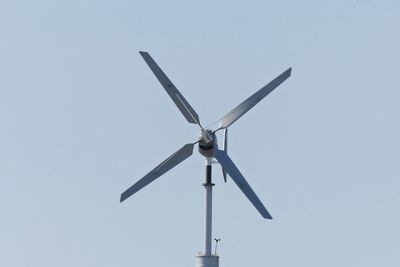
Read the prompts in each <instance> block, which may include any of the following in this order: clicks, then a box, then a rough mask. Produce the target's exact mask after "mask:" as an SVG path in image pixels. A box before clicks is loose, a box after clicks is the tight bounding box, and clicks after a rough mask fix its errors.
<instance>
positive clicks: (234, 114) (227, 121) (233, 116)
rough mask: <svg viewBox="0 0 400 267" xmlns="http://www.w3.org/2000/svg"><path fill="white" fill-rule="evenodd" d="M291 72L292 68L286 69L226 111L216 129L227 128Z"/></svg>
mask: <svg viewBox="0 0 400 267" xmlns="http://www.w3.org/2000/svg"><path fill="white" fill-rule="evenodd" d="M291 72H292V68H289V69H287V70H286V71H284V72H283V73H282V74H281V75H279V76H278V77H276V78H275V79H274V80H272V81H271V82H270V83H269V84H267V85H266V86H264V87H263V88H261V89H260V90H258V91H257V92H256V93H254V94H253V95H252V96H250V97H249V98H247V99H246V100H245V101H243V102H242V103H241V104H240V105H238V106H237V107H236V108H234V109H233V110H231V111H230V112H228V113H227V114H226V115H225V116H224V117H222V119H221V121H220V122H219V126H218V129H224V128H227V127H229V126H230V125H231V124H232V123H234V122H235V121H236V120H238V119H239V118H240V117H241V116H243V115H244V114H245V113H246V112H247V111H249V110H250V109H251V108H252V107H254V106H255V105H256V104H257V103H258V102H260V101H261V100H262V99H263V98H264V97H266V96H267V95H268V94H269V93H271V92H272V91H273V90H274V89H275V88H276V87H278V86H279V85H280V84H281V83H282V82H284V81H285V80H286V79H287V78H289V77H290V74H291Z"/></svg>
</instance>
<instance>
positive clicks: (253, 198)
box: [214, 149, 272, 219]
mask: <svg viewBox="0 0 400 267" xmlns="http://www.w3.org/2000/svg"><path fill="white" fill-rule="evenodd" d="M214 157H215V158H216V159H217V160H218V162H219V163H220V164H221V165H222V167H223V168H224V169H225V170H226V171H227V172H228V174H229V176H230V177H231V178H232V180H233V181H234V182H235V183H236V185H237V186H238V187H239V188H240V190H242V192H243V193H244V194H245V195H246V197H247V198H248V199H249V200H250V202H251V203H252V204H253V205H254V207H255V208H256V209H257V210H258V212H260V213H261V215H262V216H263V217H264V218H266V219H272V217H271V215H270V214H269V212H268V211H267V209H266V208H265V207H264V205H263V204H262V202H261V200H260V199H259V198H258V197H257V195H256V193H254V191H253V189H252V188H251V187H250V185H249V184H248V183H247V181H246V179H245V178H244V177H243V175H242V174H241V173H240V171H239V169H238V168H237V167H236V166H235V163H233V161H232V160H231V158H230V157H229V156H228V154H226V153H225V151H222V150H217V149H215V150H214Z"/></svg>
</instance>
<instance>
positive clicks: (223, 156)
mask: <svg viewBox="0 0 400 267" xmlns="http://www.w3.org/2000/svg"><path fill="white" fill-rule="evenodd" d="M139 53H140V55H141V56H142V57H143V59H144V61H146V63H147V65H148V66H149V67H150V69H151V70H152V72H153V73H154V75H155V76H156V77H157V79H158V80H159V82H160V83H161V85H162V86H163V87H164V89H165V91H166V92H167V93H168V95H169V96H170V97H171V99H172V101H174V103H175V105H176V106H177V107H178V109H179V110H180V112H181V113H182V115H183V116H184V117H185V118H186V120H187V121H188V122H189V123H193V124H197V125H198V126H199V127H200V136H199V138H198V140H197V141H195V142H193V143H189V144H186V145H184V146H183V147H181V148H180V149H178V150H177V151H176V152H175V153H173V154H172V155H171V156H169V157H168V158H167V159H165V160H164V161H163V162H161V163H160V164H159V165H158V166H157V167H155V168H154V169H153V170H151V171H150V172H149V173H148V174H147V175H145V176H144V177H143V178H141V179H140V180H139V181H137V182H136V183H135V184H134V185H132V186H131V187H129V188H128V189H127V190H126V191H125V192H123V193H122V194H121V199H120V201H121V202H122V201H124V200H126V199H127V198H129V197H130V196H132V195H133V194H135V193H136V192H138V191H139V190H140V189H142V188H143V187H145V186H146V185H148V184H150V183H151V182H153V181H154V180H156V179H157V178H159V177H160V176H161V175H163V174H164V173H166V172H167V171H169V170H171V169H172V168H174V167H175V166H177V165H178V164H180V163H181V162H183V161H184V160H185V159H187V158H189V157H190V156H191V155H192V154H193V148H194V146H195V145H196V144H197V143H198V144H199V146H198V147H199V152H200V154H201V155H203V156H204V157H205V158H206V177H205V183H204V184H203V186H204V188H205V233H204V234H205V244H204V245H205V247H204V253H203V254H202V255H200V256H197V260H196V265H197V266H198V267H200V266H202V267H211V266H212V267H218V266H219V257H218V256H217V255H212V252H211V226H212V222H211V221H212V220H211V219H212V187H213V186H214V184H213V183H212V180H211V164H212V163H213V158H215V159H216V160H217V161H218V163H219V164H220V165H221V167H222V173H223V177H224V180H225V182H226V179H227V174H228V175H229V177H231V179H232V180H233V181H234V182H235V184H236V185H237V186H238V187H239V188H240V190H241V191H242V192H243V194H245V196H246V197H247V198H248V200H249V201H250V202H251V203H252V204H253V206H254V207H255V208H256V209H257V210H258V212H259V213H260V214H261V215H262V216H263V217H264V218H265V219H272V217H271V215H270V214H269V212H268V211H267V209H266V208H265V207H264V205H263V204H262V202H261V201H260V199H259V198H258V197H257V195H256V193H254V191H253V189H252V188H251V187H250V185H249V184H248V183H247V181H246V179H245V178H244V177H243V175H242V173H241V172H240V171H239V169H238V168H237V167H236V165H235V163H233V161H232V159H231V158H230V157H229V156H228V153H227V144H228V127H229V126H231V125H232V124H233V123H234V122H235V121H236V120H238V119H239V118H240V117H241V116H243V115H244V114H245V113H246V112H247V111H249V110H250V109H251V108H253V107H254V106H255V105H256V104H257V103H258V102H260V101H261V100H262V99H263V98H264V97H266V96H267V95H268V94H269V93H271V92H272V91H273V90H274V89H275V88H276V87H278V86H279V85H280V84H281V83H282V82H284V81H285V80H286V79H287V78H289V76H290V74H291V71H292V69H291V68H289V69H287V70H286V71H284V72H283V73H282V74H280V75H279V76H278V77H276V78H275V79H274V80H272V81H271V82H270V83H268V84H267V85H265V86H264V87H263V88H261V89H260V90H258V91H257V92H255V93H254V94H253V95H252V96H250V97H249V98H247V99H246V100H245V101H243V102H242V103H241V104H239V105H238V106H237V107H235V108H234V109H232V110H231V111H230V112H228V113H227V114H226V115H225V116H223V117H222V118H221V120H220V122H219V125H218V127H217V129H215V130H210V129H205V128H204V127H203V126H202V125H201V123H200V119H199V115H197V113H196V111H195V110H194V109H193V108H192V106H191V105H190V104H189V102H188V101H187V100H186V99H185V98H184V97H183V95H182V94H181V93H180V92H179V91H178V89H177V88H176V87H175V85H174V84H173V83H172V82H171V80H170V79H169V78H168V77H167V75H165V73H164V72H163V71H162V70H161V68H160V67H159V66H158V65H157V63H156V62H155V61H154V60H153V58H152V57H151V56H150V54H149V53H147V52H142V51H141V52H139ZM219 130H223V131H224V132H223V134H224V142H223V148H222V149H219V147H218V143H217V136H216V134H215V133H216V132H217V131H219Z"/></svg>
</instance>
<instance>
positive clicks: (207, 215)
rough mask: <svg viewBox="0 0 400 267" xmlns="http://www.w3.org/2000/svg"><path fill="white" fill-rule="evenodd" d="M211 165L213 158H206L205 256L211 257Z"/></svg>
mask: <svg viewBox="0 0 400 267" xmlns="http://www.w3.org/2000/svg"><path fill="white" fill-rule="evenodd" d="M211 163H212V158H211V157H207V158H206V179H205V183H204V184H203V186H204V188H205V190H206V195H205V240H204V241H205V249H204V255H205V256H211V242H212V241H211V234H212V187H213V186H214V184H213V183H212V182H211Z"/></svg>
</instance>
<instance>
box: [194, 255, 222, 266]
mask: <svg viewBox="0 0 400 267" xmlns="http://www.w3.org/2000/svg"><path fill="white" fill-rule="evenodd" d="M218 266H219V257H218V256H197V257H196V267H218Z"/></svg>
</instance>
